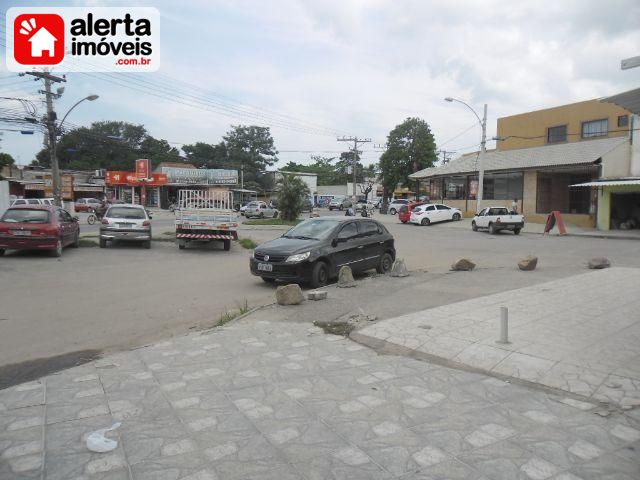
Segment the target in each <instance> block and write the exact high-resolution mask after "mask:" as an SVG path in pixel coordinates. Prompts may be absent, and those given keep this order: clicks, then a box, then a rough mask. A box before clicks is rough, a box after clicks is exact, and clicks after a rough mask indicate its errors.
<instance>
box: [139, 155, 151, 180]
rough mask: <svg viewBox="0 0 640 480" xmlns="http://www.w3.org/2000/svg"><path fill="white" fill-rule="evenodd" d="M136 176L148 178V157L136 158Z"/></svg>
mask: <svg viewBox="0 0 640 480" xmlns="http://www.w3.org/2000/svg"><path fill="white" fill-rule="evenodd" d="M136 177H138V178H149V159H147V158H139V159H138V160H136Z"/></svg>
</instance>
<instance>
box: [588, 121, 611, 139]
mask: <svg viewBox="0 0 640 480" xmlns="http://www.w3.org/2000/svg"><path fill="white" fill-rule="evenodd" d="M608 133H609V120H608V119H606V118H605V119H602V120H592V121H590V122H582V138H592V137H606V136H607V135H608Z"/></svg>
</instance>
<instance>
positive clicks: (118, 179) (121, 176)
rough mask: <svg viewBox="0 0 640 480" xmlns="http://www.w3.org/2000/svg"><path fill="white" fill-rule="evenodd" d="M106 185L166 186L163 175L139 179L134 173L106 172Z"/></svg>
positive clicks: (155, 174)
mask: <svg viewBox="0 0 640 480" xmlns="http://www.w3.org/2000/svg"><path fill="white" fill-rule="evenodd" d="M105 183H106V184H107V185H129V186H131V187H136V186H140V185H146V186H150V187H160V186H162V185H166V184H167V176H166V175H165V174H164V173H152V174H151V178H147V179H140V178H138V177H137V175H136V173H135V172H120V171H108V172H107V173H106V176H105Z"/></svg>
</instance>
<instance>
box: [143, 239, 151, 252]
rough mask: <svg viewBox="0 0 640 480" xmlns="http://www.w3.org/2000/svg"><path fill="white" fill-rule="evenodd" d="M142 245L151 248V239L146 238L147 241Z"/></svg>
mask: <svg viewBox="0 0 640 480" xmlns="http://www.w3.org/2000/svg"><path fill="white" fill-rule="evenodd" d="M142 246H143V247H144V248H146V249H147V250H148V249H150V248H151V240H146V241H145V242H144V243H143V244H142Z"/></svg>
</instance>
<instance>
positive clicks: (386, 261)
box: [376, 253, 393, 275]
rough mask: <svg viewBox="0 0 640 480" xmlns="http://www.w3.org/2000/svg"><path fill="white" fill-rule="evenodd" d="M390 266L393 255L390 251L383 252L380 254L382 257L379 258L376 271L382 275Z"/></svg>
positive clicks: (391, 265)
mask: <svg viewBox="0 0 640 480" xmlns="http://www.w3.org/2000/svg"><path fill="white" fill-rule="evenodd" d="M392 267H393V257H392V256H391V254H390V253H385V254H384V255H382V258H380V263H379V264H378V267H377V268H376V271H377V272H378V273H380V274H383V275H384V274H385V273H388V272H389V271H390V270H391V268H392Z"/></svg>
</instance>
